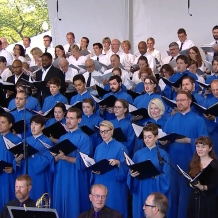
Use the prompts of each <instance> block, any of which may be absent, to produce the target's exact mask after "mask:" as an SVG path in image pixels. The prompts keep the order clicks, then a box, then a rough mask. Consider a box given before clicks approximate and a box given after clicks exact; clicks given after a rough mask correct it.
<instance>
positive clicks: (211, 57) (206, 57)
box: [205, 41, 218, 63]
mask: <svg viewBox="0 0 218 218" xmlns="http://www.w3.org/2000/svg"><path fill="white" fill-rule="evenodd" d="M215 43H216V41H213V42H211V43H210V44H209V45H214V44H215ZM217 43H218V41H217ZM213 56H214V52H207V54H206V55H205V59H206V60H207V61H209V62H210V63H212V60H213Z"/></svg>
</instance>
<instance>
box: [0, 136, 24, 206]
mask: <svg viewBox="0 0 218 218" xmlns="http://www.w3.org/2000/svg"><path fill="white" fill-rule="evenodd" d="M4 137H6V138H7V139H9V140H10V141H12V142H13V143H14V144H18V143H20V142H21V138H19V137H18V136H16V135H14V134H13V133H11V132H9V133H7V134H5V135H4ZM0 160H3V161H6V162H8V163H10V164H12V165H13V161H14V154H13V153H11V152H10V151H8V149H7V148H6V146H5V143H4V141H3V138H2V135H1V136H0ZM15 180H16V173H15V171H14V172H12V173H5V172H3V173H1V174H0V196H1V197H0V210H2V208H3V206H4V205H5V204H6V203H8V201H11V200H13V199H14V196H15V193H14V184H15Z"/></svg>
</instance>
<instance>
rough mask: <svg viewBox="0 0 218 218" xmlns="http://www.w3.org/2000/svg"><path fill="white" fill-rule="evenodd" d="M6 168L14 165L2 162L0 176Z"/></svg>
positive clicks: (0, 162)
mask: <svg viewBox="0 0 218 218" xmlns="http://www.w3.org/2000/svg"><path fill="white" fill-rule="evenodd" d="M5 167H12V164H10V163H8V162H5V161H3V160H0V174H1V173H3V170H4V169H5Z"/></svg>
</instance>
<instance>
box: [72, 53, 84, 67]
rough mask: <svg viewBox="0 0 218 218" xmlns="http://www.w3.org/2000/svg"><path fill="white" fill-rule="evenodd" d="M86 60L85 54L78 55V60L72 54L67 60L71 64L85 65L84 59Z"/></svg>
mask: <svg viewBox="0 0 218 218" xmlns="http://www.w3.org/2000/svg"><path fill="white" fill-rule="evenodd" d="M86 60H87V57H86V56H80V57H79V58H78V60H76V58H74V57H73V55H71V56H70V57H69V58H68V62H69V64H73V65H76V66H78V65H85V61H86Z"/></svg>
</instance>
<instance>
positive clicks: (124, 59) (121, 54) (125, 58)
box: [106, 51, 129, 68]
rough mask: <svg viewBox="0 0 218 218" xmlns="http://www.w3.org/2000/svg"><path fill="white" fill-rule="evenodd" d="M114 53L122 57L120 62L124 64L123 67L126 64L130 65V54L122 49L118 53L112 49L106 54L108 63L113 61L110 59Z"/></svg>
mask: <svg viewBox="0 0 218 218" xmlns="http://www.w3.org/2000/svg"><path fill="white" fill-rule="evenodd" d="M113 54H117V55H119V57H120V63H121V64H122V65H123V67H124V68H125V67H126V66H128V65H129V64H128V62H129V59H128V56H127V54H125V53H124V52H122V51H118V52H117V53H114V52H112V51H110V52H108V54H107V55H106V56H107V57H106V58H107V63H108V64H107V65H110V63H111V61H110V58H111V56H112V55H113Z"/></svg>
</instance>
